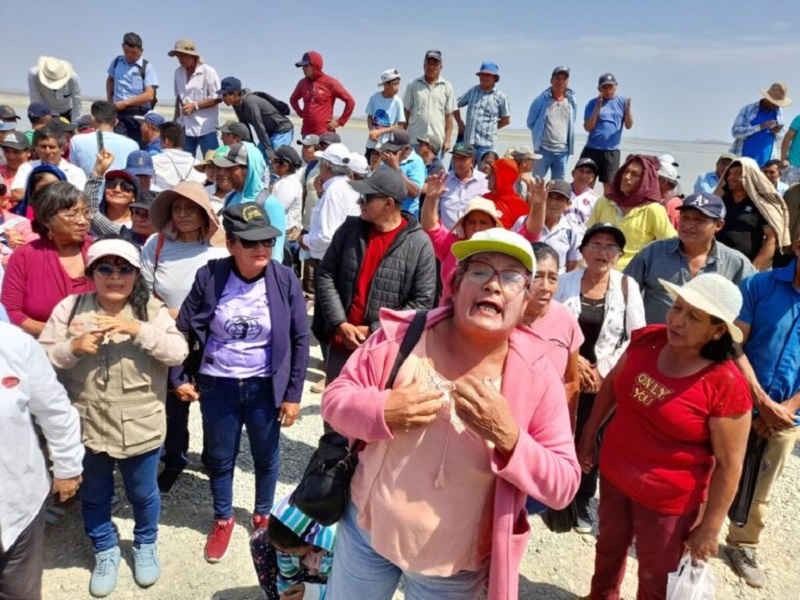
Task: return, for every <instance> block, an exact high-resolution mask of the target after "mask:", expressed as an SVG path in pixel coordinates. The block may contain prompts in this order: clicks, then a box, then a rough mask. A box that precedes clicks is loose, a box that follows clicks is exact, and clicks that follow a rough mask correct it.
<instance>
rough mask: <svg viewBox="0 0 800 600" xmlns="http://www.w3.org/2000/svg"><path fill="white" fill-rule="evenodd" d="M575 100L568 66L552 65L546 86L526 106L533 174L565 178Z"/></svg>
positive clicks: (571, 147)
mask: <svg viewBox="0 0 800 600" xmlns="http://www.w3.org/2000/svg"><path fill="white" fill-rule="evenodd" d="M577 114H578V104H577V102H576V101H575V92H573V91H572V89H570V87H569V68H568V67H556V68H555V69H553V74H552V75H551V76H550V87H549V88H547V89H546V90H544V91H543V92H542V93H541V94H539V95H538V96H537V97H536V98H535V99H534V100H533V102H531V107H530V109H529V110H528V121H527V125H528V129H530V130H531V136H532V137H533V151H534V152H536V153H538V154H540V155H541V156H542V157H541V158H540V159H537V162H536V166H535V167H534V175H536V176H537V177H544V176H545V175H547V171H548V170H549V171H550V177H551V178H552V179H566V175H567V162H568V161H569V157H570V156H572V154H573V153H574V152H575V118H576V116H577Z"/></svg>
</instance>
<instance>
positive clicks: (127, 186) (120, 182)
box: [106, 179, 136, 193]
mask: <svg viewBox="0 0 800 600" xmlns="http://www.w3.org/2000/svg"><path fill="white" fill-rule="evenodd" d="M116 187H119V188H120V189H121V190H122V191H123V192H128V193H131V192H133V191H135V190H136V188H135V187H133V184H132V183H131V182H130V181H126V180H124V179H109V180H108V181H106V188H108V189H109V190H113V189H114V188H116Z"/></svg>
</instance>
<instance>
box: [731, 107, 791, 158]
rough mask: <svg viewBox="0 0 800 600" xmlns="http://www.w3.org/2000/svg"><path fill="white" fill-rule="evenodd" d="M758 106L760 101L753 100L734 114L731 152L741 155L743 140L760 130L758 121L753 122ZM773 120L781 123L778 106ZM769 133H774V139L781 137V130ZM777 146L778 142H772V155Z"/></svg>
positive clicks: (781, 114) (781, 117) (781, 113)
mask: <svg viewBox="0 0 800 600" xmlns="http://www.w3.org/2000/svg"><path fill="white" fill-rule="evenodd" d="M760 107H761V101H758V102H753V104H748V105H746V106H744V107H743V108H742V110H740V111H739V114H738V115H736V120H735V121H734V122H733V127H731V135H732V136H733V145H731V152H733V153H734V154H736V155H737V156H743V150H744V143H745V140H747V138H749V137H750V136H752V135H755V134H756V133H759V132H760V131H761V125H760V123H755V124H753V121H754V120H755V118H756V116H757V115H758V111H759V109H760ZM775 120H776V121H778V125H783V110H782V109H781V108H780V107H777V110H776V113H775ZM771 135H774V136H775V140H778V139H779V138H782V137H783V130H781V131H780V132H779V133H778V134H777V135H776V134H772V133H771ZM779 146H780V144H773V156H774V151H775V148H776V147H779ZM759 166H761V165H759Z"/></svg>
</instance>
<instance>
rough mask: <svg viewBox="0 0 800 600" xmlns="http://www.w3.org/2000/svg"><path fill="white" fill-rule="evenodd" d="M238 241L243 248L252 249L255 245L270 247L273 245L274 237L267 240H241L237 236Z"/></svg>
mask: <svg viewBox="0 0 800 600" xmlns="http://www.w3.org/2000/svg"><path fill="white" fill-rule="evenodd" d="M238 239H239V243H240V244H241V245H242V248H244V249H245V250H252V249H253V248H255V247H256V246H264V248H272V247H273V246H274V245H275V238H272V239H269V240H243V239H242V238H238Z"/></svg>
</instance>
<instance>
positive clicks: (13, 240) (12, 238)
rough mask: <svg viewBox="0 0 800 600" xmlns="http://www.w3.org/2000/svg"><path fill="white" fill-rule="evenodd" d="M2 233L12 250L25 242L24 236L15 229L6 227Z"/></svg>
mask: <svg viewBox="0 0 800 600" xmlns="http://www.w3.org/2000/svg"><path fill="white" fill-rule="evenodd" d="M4 235H5V237H6V241H7V242H8V247H9V248H11V249H12V250H16V249H17V248H19V247H20V246H23V245H24V244H25V238H24V237H22V234H21V233H20V232H19V231H17V230H16V229H6V230H5V232H4Z"/></svg>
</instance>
